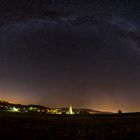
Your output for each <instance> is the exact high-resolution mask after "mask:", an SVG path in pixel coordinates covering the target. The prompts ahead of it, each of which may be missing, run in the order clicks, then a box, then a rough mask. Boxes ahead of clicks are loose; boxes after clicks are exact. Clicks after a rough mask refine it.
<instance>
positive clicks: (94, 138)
mask: <svg viewBox="0 0 140 140" xmlns="http://www.w3.org/2000/svg"><path fill="white" fill-rule="evenodd" d="M0 137H1V138H5V139H10V140H12V139H19V140H21V139H26V140H28V139H31V140H33V139H42V140H44V139H46V140H49V139H51V140H77V139H78V140H85V139H91V140H110V139H111V140H140V114H122V115H119V114H116V115H77V116H65V115H63V116H61V115H46V114H42V115H41V114H24V113H7V112H0Z"/></svg>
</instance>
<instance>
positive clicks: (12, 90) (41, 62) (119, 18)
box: [0, 0, 140, 111]
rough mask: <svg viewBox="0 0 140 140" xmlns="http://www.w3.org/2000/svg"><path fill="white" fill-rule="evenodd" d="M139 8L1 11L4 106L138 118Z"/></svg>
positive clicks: (14, 8) (93, 6)
mask: <svg viewBox="0 0 140 140" xmlns="http://www.w3.org/2000/svg"><path fill="white" fill-rule="evenodd" d="M42 2H43V1H42ZM138 4H139V3H138V2H136V3H135V2H133V3H132V2H129V1H125V2H119V1H118V2H116V3H112V2H111V1H109V0H108V2H106V3H103V2H102V1H101V0H100V2H99V3H98V2H96V3H95V2H93V3H90V2H89V3H88V2H87V3H86V4H78V5H75V4H64V3H63V2H62V3H57V4H50V5H48V6H46V7H45V8H43V9H42V6H41V5H40V6H37V5H35V4H33V3H29V5H28V6H31V7H32V10H29V9H28V7H26V5H25V4H24V3H21V5H18V2H16V1H15V3H12V4H11V3H8V2H7V3H5V5H4V4H3V11H2V13H1V15H0V23H1V26H0V97H1V99H4V100H8V101H14V102H17V103H23V104H24V103H25V104H29V103H34V104H43V105H46V106H51V107H52V106H53V107H54V106H55V107H60V106H69V104H73V106H74V107H79V108H80V107H84V108H92V109H98V110H108V111H117V110H118V109H122V110H123V111H140V110H139V107H140V103H139V97H140V94H139V92H140V88H139V83H140V49H139V48H140V45H139V43H140V38H139V35H140V24H139V23H140V20H139V16H140V15H139V12H140V11H139V9H138V8H137V6H138ZM44 9H45V10H46V9H47V10H46V11H45V10H44Z"/></svg>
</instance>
